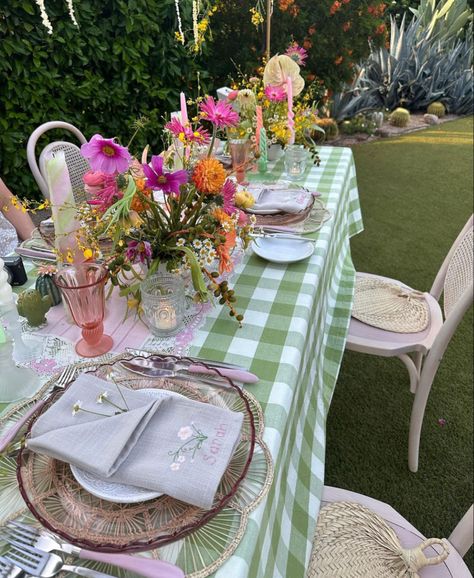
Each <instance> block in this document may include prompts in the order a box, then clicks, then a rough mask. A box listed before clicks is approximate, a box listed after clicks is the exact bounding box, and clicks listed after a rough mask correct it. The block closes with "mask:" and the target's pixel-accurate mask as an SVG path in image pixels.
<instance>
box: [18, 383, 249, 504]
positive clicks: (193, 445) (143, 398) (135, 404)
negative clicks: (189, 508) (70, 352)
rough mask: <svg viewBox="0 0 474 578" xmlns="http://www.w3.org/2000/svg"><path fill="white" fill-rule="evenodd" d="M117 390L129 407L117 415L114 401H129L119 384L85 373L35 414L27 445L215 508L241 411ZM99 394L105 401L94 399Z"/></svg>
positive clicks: (102, 473) (105, 475) (116, 478)
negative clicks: (74, 410) (45, 407)
mask: <svg viewBox="0 0 474 578" xmlns="http://www.w3.org/2000/svg"><path fill="white" fill-rule="evenodd" d="M120 390H121V391H122V393H123V395H124V397H125V400H126V402H127V405H128V407H129V410H128V411H126V412H123V413H117V414H116V413H115V412H117V411H118V410H117V408H116V407H115V406H114V405H113V404H116V405H117V406H119V407H120V408H123V407H124V401H123V399H122V397H121V395H120V393H119V391H118V390H117V386H116V385H115V384H114V383H110V382H108V381H104V380H101V379H98V378H97V377H94V376H90V375H89V376H88V375H84V374H82V375H81V376H80V377H79V378H78V379H77V380H76V381H75V383H74V384H73V385H71V386H70V387H69V388H68V390H67V391H66V392H65V393H64V394H63V395H62V396H61V398H60V399H59V400H58V401H57V402H56V403H54V404H53V405H52V406H51V407H50V408H49V409H48V410H47V411H46V412H45V413H44V414H43V415H42V416H41V417H40V418H39V419H38V420H37V421H36V423H35V424H34V426H33V428H32V430H31V437H30V439H29V440H28V447H29V449H30V450H32V451H35V452H38V453H43V454H46V455H49V456H51V457H53V458H56V459H58V460H61V461H64V462H68V463H71V464H75V465H76V466H78V467H80V468H82V469H84V470H87V471H89V472H91V473H93V474H95V475H97V476H99V477H102V478H106V479H107V480H108V481H110V482H119V483H123V484H130V485H133V486H138V487H141V488H146V489H150V490H156V491H158V492H162V493H164V494H167V495H169V496H173V497H174V498H176V499H178V500H181V501H183V502H187V503H189V504H193V505H195V506H199V507H201V508H205V509H209V508H211V507H212V504H213V500H214V496H215V494H216V491H217V487H218V485H219V482H220V480H221V478H222V476H223V474H224V472H225V470H226V468H227V466H228V464H229V461H230V459H231V458H232V455H233V453H234V450H235V447H236V445H237V443H238V442H239V439H240V430H241V427H242V421H243V414H241V413H239V412H233V411H229V410H227V409H223V408H220V407H216V406H213V405H209V404H206V403H200V402H197V401H192V400H189V399H186V398H181V397H174V396H171V395H163V397H161V398H159V399H154V398H152V397H151V396H149V395H148V394H147V393H146V392H140V391H132V390H129V389H126V388H123V387H122V388H121V389H120ZM104 393H105V396H106V397H105V396H104V395H103V394H104ZM100 397H102V403H98V402H97V401H96V400H97V399H99V398H100ZM110 402H112V403H110ZM79 405H82V408H81V409H80V410H79V411H76V412H75V413H74V412H73V408H74V406H75V408H76V409H77V408H78V406H79ZM90 412H96V413H90ZM73 413H74V415H73ZM97 413H101V414H107V415H108V416H109V417H104V416H103V415H97Z"/></svg>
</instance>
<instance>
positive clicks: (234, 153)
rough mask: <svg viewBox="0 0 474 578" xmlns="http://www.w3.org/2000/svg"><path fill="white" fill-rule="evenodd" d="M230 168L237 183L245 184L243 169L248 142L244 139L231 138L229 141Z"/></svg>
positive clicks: (245, 164) (244, 167) (245, 165)
mask: <svg viewBox="0 0 474 578" xmlns="http://www.w3.org/2000/svg"><path fill="white" fill-rule="evenodd" d="M229 149H230V156H231V157H232V168H233V170H234V171H235V177H236V179H237V182H238V183H239V184H245V176H246V175H245V171H246V168H247V162H248V154H249V142H248V140H245V139H232V140H230V141H229Z"/></svg>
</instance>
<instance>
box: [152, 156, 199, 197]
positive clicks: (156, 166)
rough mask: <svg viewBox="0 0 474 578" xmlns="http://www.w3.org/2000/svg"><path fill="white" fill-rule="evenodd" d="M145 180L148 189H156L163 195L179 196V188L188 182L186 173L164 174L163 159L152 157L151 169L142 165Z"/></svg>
mask: <svg viewBox="0 0 474 578" xmlns="http://www.w3.org/2000/svg"><path fill="white" fill-rule="evenodd" d="M142 167H143V172H144V173H145V176H146V178H147V186H148V187H149V188H150V189H158V190H161V191H163V192H164V193H174V194H175V195H179V187H180V186H181V185H184V184H185V183H187V182H188V173H187V172H186V171H174V172H173V173H171V172H170V173H166V172H165V171H164V170H163V157H160V156H157V155H154V156H152V157H151V167H150V166H149V165H142Z"/></svg>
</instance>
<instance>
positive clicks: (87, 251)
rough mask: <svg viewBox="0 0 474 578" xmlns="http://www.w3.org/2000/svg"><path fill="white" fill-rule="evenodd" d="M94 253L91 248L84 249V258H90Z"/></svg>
mask: <svg viewBox="0 0 474 578" xmlns="http://www.w3.org/2000/svg"><path fill="white" fill-rule="evenodd" d="M93 256H94V253H93V252H92V250H91V249H84V259H92V257H93Z"/></svg>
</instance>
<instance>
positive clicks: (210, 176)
mask: <svg viewBox="0 0 474 578" xmlns="http://www.w3.org/2000/svg"><path fill="white" fill-rule="evenodd" d="M226 177H227V174H226V172H225V169H224V167H223V165H222V163H220V162H219V161H218V160H217V159H214V158H212V157H210V158H205V159H202V160H201V161H199V163H198V164H197V165H196V168H195V169H194V173H193V176H192V180H193V183H194V184H195V185H196V187H197V188H198V190H199V191H201V193H206V194H211V195H216V194H217V193H219V192H220V190H221V189H222V187H223V185H224V182H225V179H226Z"/></svg>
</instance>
